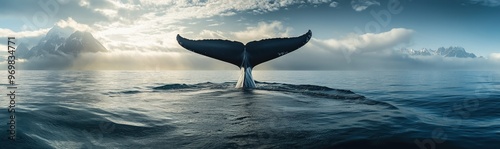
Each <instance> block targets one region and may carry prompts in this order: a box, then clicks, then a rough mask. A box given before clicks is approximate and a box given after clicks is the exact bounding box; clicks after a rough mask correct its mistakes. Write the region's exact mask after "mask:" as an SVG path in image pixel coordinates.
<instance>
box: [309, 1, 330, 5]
mask: <svg viewBox="0 0 500 149" xmlns="http://www.w3.org/2000/svg"><path fill="white" fill-rule="evenodd" d="M331 1H332V0H307V2H309V3H311V4H315V5H317V4H323V3H330V2H331Z"/></svg>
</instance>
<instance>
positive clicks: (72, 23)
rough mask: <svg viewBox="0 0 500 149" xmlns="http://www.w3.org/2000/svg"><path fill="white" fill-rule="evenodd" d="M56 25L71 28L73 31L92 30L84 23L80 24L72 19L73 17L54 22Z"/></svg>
mask: <svg viewBox="0 0 500 149" xmlns="http://www.w3.org/2000/svg"><path fill="white" fill-rule="evenodd" d="M56 25H57V26H59V27H61V28H71V29H73V30H75V31H89V32H92V29H91V28H90V27H89V26H88V25H86V24H80V23H78V22H76V21H75V20H73V18H71V17H69V18H68V19H66V20H60V21H58V22H57V23H56Z"/></svg>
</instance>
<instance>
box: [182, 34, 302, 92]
mask: <svg viewBox="0 0 500 149" xmlns="http://www.w3.org/2000/svg"><path fill="white" fill-rule="evenodd" d="M311 36H312V32H311V30H309V31H308V32H307V33H305V34H304V35H302V36H299V37H292V38H272V39H264V40H259V41H251V42H249V43H247V44H246V45H244V44H243V43H241V42H237V41H229V40H221V39H204V40H190V39H186V38H184V37H182V36H180V35H179V34H177V42H179V45H181V46H182V47H184V48H186V49H187V50H190V51H193V52H195V53H198V54H201V55H205V56H208V57H211V58H215V59H218V60H221V61H224V62H227V63H231V64H233V65H236V66H238V67H239V68H240V69H241V74H240V78H239V79H238V83H237V84H236V87H237V88H254V87H255V81H254V80H253V77H252V69H253V67H255V66H257V65H259V64H262V63H264V62H267V61H269V60H272V59H275V58H277V57H280V56H283V55H285V54H288V53H290V52H292V51H295V50H297V49H299V48H300V47H302V46H304V45H305V44H306V43H307V42H308V41H309V39H311Z"/></svg>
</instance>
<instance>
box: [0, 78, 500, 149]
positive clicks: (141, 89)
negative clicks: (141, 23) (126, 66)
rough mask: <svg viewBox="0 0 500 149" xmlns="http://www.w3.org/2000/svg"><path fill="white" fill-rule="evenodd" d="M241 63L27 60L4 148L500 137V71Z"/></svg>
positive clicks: (470, 144) (324, 144) (325, 144)
mask: <svg viewBox="0 0 500 149" xmlns="http://www.w3.org/2000/svg"><path fill="white" fill-rule="evenodd" d="M237 73H238V71H160V72H154V71H152V72H151V71H148V72H142V71H130V72H126V71H23V70H20V71H19V72H18V73H17V77H16V79H17V80H18V88H19V89H18V90H17V91H16V93H17V98H16V100H17V105H16V106H17V109H16V116H17V118H16V121H17V125H16V126H17V128H16V130H17V141H16V142H12V141H9V140H7V136H8V135H7V132H6V130H7V129H8V128H7V125H6V124H5V123H7V121H8V117H7V116H8V113H7V108H6V107H7V106H8V100H7V97H4V99H5V100H2V102H1V103H0V106H1V107H0V111H3V112H1V113H0V120H1V121H2V122H4V124H2V125H1V127H0V128H1V129H3V130H5V131H2V132H3V133H0V136H1V139H0V144H1V145H0V148H290V147H292V148H394V149H400V148H422V149H424V148H428V149H430V148H435V149H441V148H481V149H486V148H498V146H500V72H494V71H255V72H254V78H256V79H257V80H258V82H257V86H258V88H257V89H254V90H239V89H235V88H234V85H235V84H236V79H237V76H238V74H237ZM0 87H1V88H5V85H2V86H0ZM2 91H3V92H4V93H3V94H7V90H2Z"/></svg>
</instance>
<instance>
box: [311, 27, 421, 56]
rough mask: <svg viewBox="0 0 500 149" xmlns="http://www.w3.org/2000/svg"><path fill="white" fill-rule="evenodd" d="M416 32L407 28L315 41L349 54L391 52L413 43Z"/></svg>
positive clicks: (320, 44)
mask: <svg viewBox="0 0 500 149" xmlns="http://www.w3.org/2000/svg"><path fill="white" fill-rule="evenodd" d="M413 33H414V31H413V30H411V29H405V28H393V29H391V30H390V31H387V32H383V33H379V34H374V33H366V34H363V35H356V34H351V35H350V36H348V37H347V38H344V39H340V40H339V39H326V40H320V39H313V42H315V43H316V44H317V45H319V46H323V47H325V48H328V49H332V50H340V51H348V52H351V53H352V52H357V53H364V52H381V51H385V50H390V49H392V48H393V47H395V46H397V45H400V44H408V43H409V42H410V41H411V38H412V35H413Z"/></svg>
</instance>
